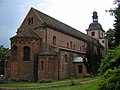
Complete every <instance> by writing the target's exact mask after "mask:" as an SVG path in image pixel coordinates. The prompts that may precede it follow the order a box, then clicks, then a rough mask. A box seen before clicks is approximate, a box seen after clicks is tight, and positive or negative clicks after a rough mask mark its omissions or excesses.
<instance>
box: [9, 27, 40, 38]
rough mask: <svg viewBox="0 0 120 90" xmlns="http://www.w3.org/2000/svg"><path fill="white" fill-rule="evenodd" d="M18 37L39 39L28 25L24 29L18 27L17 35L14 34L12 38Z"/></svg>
mask: <svg viewBox="0 0 120 90" xmlns="http://www.w3.org/2000/svg"><path fill="white" fill-rule="evenodd" d="M19 37H23V38H34V39H40V37H39V36H38V35H37V34H36V33H35V32H34V31H33V30H32V28H30V27H27V28H25V29H18V31H17V35H15V36H14V37H12V38H19ZM12 38H10V39H12Z"/></svg>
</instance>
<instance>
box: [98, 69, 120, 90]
mask: <svg viewBox="0 0 120 90" xmlns="http://www.w3.org/2000/svg"><path fill="white" fill-rule="evenodd" d="M119 89H120V67H119V68H114V69H113V70H112V69H108V70H107V71H106V73H105V74H104V75H103V77H102V78H101V82H100V84H99V90H119Z"/></svg>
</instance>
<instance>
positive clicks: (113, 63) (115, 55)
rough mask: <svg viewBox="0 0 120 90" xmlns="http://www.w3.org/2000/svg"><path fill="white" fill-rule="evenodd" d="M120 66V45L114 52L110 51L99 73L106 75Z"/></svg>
mask: <svg viewBox="0 0 120 90" xmlns="http://www.w3.org/2000/svg"><path fill="white" fill-rule="evenodd" d="M118 66H120V45H119V46H117V47H116V48H115V49H114V50H109V52H108V53H107V55H106V56H105V58H103V59H102V62H101V65H100V68H99V73H100V75H104V73H105V72H106V71H107V70H108V69H114V67H118Z"/></svg>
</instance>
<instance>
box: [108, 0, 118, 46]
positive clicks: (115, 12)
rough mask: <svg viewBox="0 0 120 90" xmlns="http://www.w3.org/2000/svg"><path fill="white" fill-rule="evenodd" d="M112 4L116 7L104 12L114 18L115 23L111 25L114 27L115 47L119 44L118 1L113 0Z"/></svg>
mask: <svg viewBox="0 0 120 90" xmlns="http://www.w3.org/2000/svg"><path fill="white" fill-rule="evenodd" d="M114 4H116V5H117V7H116V8H113V9H112V8H111V9H110V10H106V12H109V13H110V15H112V16H114V17H115V20H114V22H115V23H114V24H113V25H114V27H115V29H114V31H115V46H117V45H119V44H120V37H119V36H120V0H114Z"/></svg>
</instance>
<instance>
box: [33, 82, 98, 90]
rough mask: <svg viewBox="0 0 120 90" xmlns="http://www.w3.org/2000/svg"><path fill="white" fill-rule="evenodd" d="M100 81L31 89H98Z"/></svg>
mask: <svg viewBox="0 0 120 90" xmlns="http://www.w3.org/2000/svg"><path fill="white" fill-rule="evenodd" d="M98 83H99V80H97V81H94V82H89V83H86V84H82V85H75V86H66V87H57V88H46V89H31V90H98Z"/></svg>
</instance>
